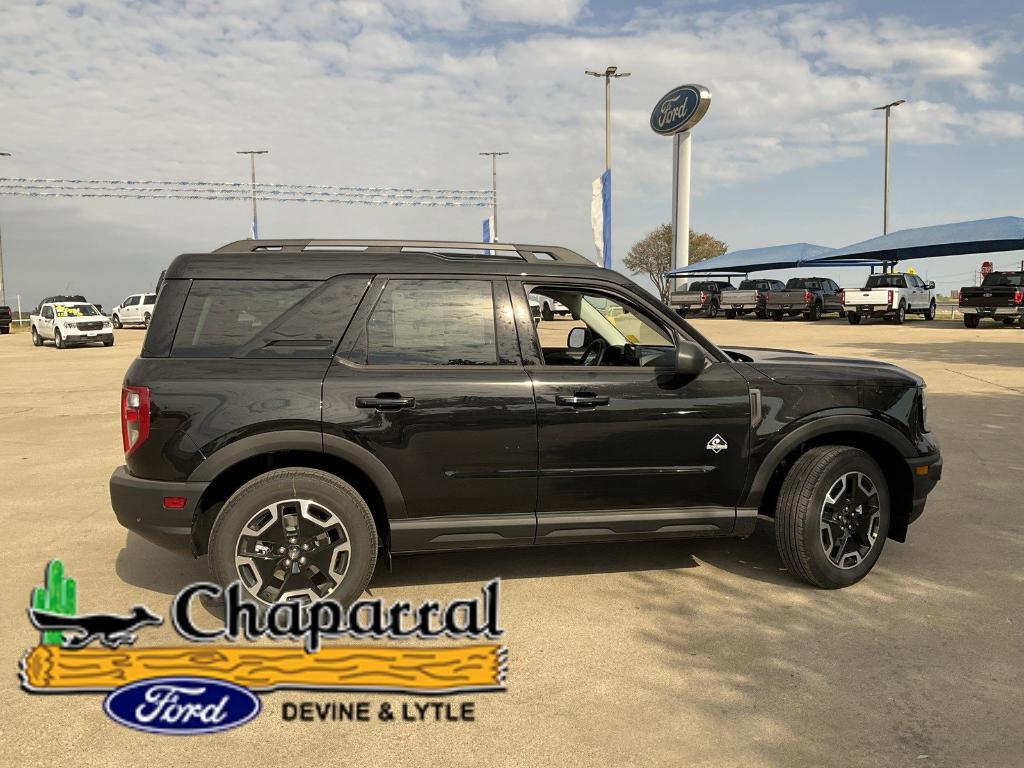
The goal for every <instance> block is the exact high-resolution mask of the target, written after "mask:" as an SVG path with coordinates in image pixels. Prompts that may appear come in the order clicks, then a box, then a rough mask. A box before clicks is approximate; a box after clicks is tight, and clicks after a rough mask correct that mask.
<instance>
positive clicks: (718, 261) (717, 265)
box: [665, 243, 832, 277]
mask: <svg viewBox="0 0 1024 768" xmlns="http://www.w3.org/2000/svg"><path fill="white" fill-rule="evenodd" d="M831 252H832V249H831V248H827V247H826V246H824V245H813V244H812V243H789V244H788V245H772V246H768V247H767V248H748V249H746V250H743V251H732V252H730V253H723V254H722V255H721V256H716V257H715V258H713V259H707V260H705V261H698V262H696V263H694V264H689V265H687V266H685V267H680V268H679V269H675V270H672V271H670V272H666V273H665V274H666V275H668V276H670V277H672V276H675V275H746V274H749V273H750V272H760V271H762V270H766V269H788V268H790V267H799V266H801V265H803V264H805V263H806V262H809V261H812V260H815V259H818V258H821V257H822V256H824V255H826V254H829V253H831Z"/></svg>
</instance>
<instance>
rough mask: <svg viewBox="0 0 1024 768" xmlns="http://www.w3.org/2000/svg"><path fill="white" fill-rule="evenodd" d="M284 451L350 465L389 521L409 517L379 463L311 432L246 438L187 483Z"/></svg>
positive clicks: (211, 460)
mask: <svg viewBox="0 0 1024 768" xmlns="http://www.w3.org/2000/svg"><path fill="white" fill-rule="evenodd" d="M281 451H311V452H315V453H325V454H328V455H330V456H333V457H335V458H338V459H341V460H342V461H345V462H347V463H348V464H351V465H352V466H354V467H356V468H357V469H358V470H359V471H361V472H362V473H363V474H365V475H366V476H367V477H368V478H369V479H370V481H371V482H372V483H373V484H374V485H375V486H376V487H377V491H378V492H379V493H380V496H381V499H382V500H383V501H384V507H385V510H386V512H387V516H388V518H396V517H407V513H406V508H405V497H404V496H403V495H402V491H401V489H400V488H399V486H398V482H397V481H396V480H395V478H394V476H393V475H392V474H391V472H390V471H389V470H388V468H387V467H386V466H385V465H384V463H383V462H382V461H381V460H380V459H378V458H377V457H376V456H374V455H373V454H372V453H370V452H369V451H368V450H366V449H365V448H363V447H362V446H359V445H356V444H355V443H353V442H351V441H349V440H345V439H344V438H341V437H337V436H335V435H322V434H321V433H319V432H311V431H308V430H298V429H290V430H281V431H278V432H264V433H262V434H259V435H250V436H249V437H243V438H242V439H240V440H237V441H235V442H233V443H231V444H230V445H226V446H224V447H223V448H221V449H220V450H219V451H216V452H215V453H213V454H211V455H210V456H209V458H207V459H206V460H205V461H203V463H202V464H200V465H199V466H198V467H196V469H195V470H194V471H193V472H192V474H191V475H190V476H189V478H188V479H189V481H190V482H204V483H210V482H213V480H215V479H216V478H217V477H219V476H220V475H221V474H222V473H224V472H225V471H227V470H228V469H230V468H231V467H233V466H235V465H236V464H238V463H240V462H243V461H245V460H246V459H251V458H253V457H255V456H261V455H264V454H269V453H277V452H281Z"/></svg>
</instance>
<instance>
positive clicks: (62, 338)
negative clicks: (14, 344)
mask: <svg viewBox="0 0 1024 768" xmlns="http://www.w3.org/2000/svg"><path fill="white" fill-rule="evenodd" d="M29 322H30V323H31V324H32V344H33V345H34V346H36V347H41V346H43V342H44V341H51V340H52V341H53V345H54V346H55V347H57V349H64V348H66V347H69V346H72V345H75V344H89V343H92V342H97V341H100V342H103V346H104V347H112V346H114V329H113V328H112V327H111V324H110V321H109V320H108V319H107V318H106V317H105V316H104V315H103V313H102V312H100V311H99V310H98V309H96V307H94V306H93V305H92V304H89V303H86V302H79V301H60V302H45V303H43V304H41V305H40V306H39V312H38V314H35V315H31V316H30V318H29Z"/></svg>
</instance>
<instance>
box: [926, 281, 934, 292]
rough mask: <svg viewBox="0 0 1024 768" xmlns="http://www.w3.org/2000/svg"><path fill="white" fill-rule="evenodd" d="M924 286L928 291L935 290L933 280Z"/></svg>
mask: <svg viewBox="0 0 1024 768" xmlns="http://www.w3.org/2000/svg"><path fill="white" fill-rule="evenodd" d="M925 288H927V289H928V290H929V291H934V290H935V283H934V282H929V283H928V285H926V286H925Z"/></svg>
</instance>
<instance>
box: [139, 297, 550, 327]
mask: <svg viewBox="0 0 1024 768" xmlns="http://www.w3.org/2000/svg"><path fill="white" fill-rule="evenodd" d="M540 316H541V317H542V318H543V319H545V320H554V319H555V313H554V312H552V311H551V307H550V306H548V304H547V302H545V303H544V306H543V307H541V308H540ZM147 327H148V326H147Z"/></svg>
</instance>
